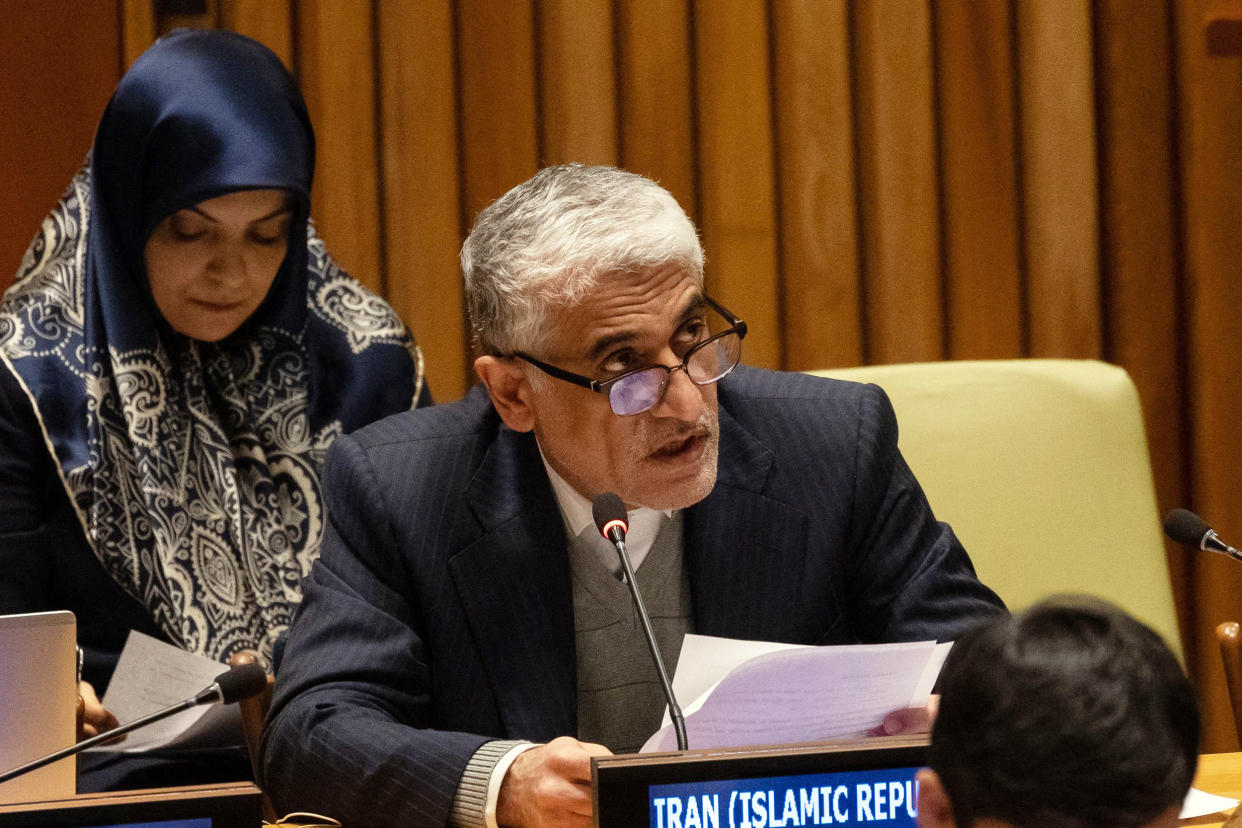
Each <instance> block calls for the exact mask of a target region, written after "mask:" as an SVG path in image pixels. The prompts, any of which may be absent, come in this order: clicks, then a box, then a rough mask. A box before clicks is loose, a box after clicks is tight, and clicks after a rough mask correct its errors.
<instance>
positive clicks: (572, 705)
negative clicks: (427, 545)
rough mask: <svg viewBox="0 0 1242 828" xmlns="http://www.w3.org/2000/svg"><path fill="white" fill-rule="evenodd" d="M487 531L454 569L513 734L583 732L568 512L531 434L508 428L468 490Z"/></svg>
mask: <svg viewBox="0 0 1242 828" xmlns="http://www.w3.org/2000/svg"><path fill="white" fill-rule="evenodd" d="M466 498H467V503H468V505H469V507H470V509H471V510H472V511H473V512H474V514H475V516H476V517H477V518H478V521H479V523H480V525H481V527H482V529H483V535H482V536H481V537H480V538H478V539H477V540H476V541H474V542H473V543H471V544H470V545H468V546H467V547H465V548H464V549H463V550H462V551H461V552H459V553H458V554H457V555H455V556H454V557H453V558H452V559H451V560H450V561H449V569H450V571H451V573H452V577H453V581H454V583H455V585H456V587H457V592H458V595H459V597H460V599H461V602H462V605H463V607H464V609H465V612H466V617H467V619H468V620H469V624H470V629H471V632H472V634H473V636H474V639H475V641H476V643H477V645H478V648H479V652H480V654H481V656H482V659H483V663H484V667H485V669H486V671H487V673H488V675H489V677H490V679H491V683H492V687H493V689H494V692H495V694H496V699H497V703H498V705H499V707H500V715H501V719H502V721H503V722H504V726H505V730H506V733H507V734H508V735H509V736H511V737H521V738H528V739H534V740H538V741H545V740H548V739H551V738H554V737H556V736H563V735H567V734H569V735H573V734H576V733H577V729H578V722H577V702H576V693H577V666H576V663H575V657H574V628H573V623H574V622H573V597H572V593H571V589H570V581H569V557H568V552H567V549H566V541H565V529H564V524H563V522H562V520H561V513H560V510H559V508H558V507H557V505H556V498H555V496H554V495H553V494H552V487H551V484H550V483H549V482H548V477H547V473H546V472H545V471H544V468H543V463H542V461H541V459H540V457H539V449H538V447H537V445H536V443H535V439H534V437H533V436H532V435H530V434H517V433H515V432H513V431H510V430H509V429H507V428H503V427H502V428H501V429H500V431H499V433H498V435H497V438H496V440H495V442H494V443H493V444H492V446H491V448H490V449H489V450H488V452H487V454H486V456H485V457H484V459H483V462H482V464H481V465H480V466H479V469H478V472H477V473H476V474H475V476H474V478H473V480H472V481H471V483H470V486H469V487H468V489H467V492H466Z"/></svg>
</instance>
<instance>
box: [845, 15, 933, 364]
mask: <svg viewBox="0 0 1242 828" xmlns="http://www.w3.org/2000/svg"><path fill="white" fill-rule="evenodd" d="M855 16H856V17H855V31H856V38H857V40H856V44H855V48H856V54H857V58H856V62H857V72H856V74H857V78H858V91H857V95H858V131H859V140H858V144H859V147H858V152H859V159H858V160H859V174H860V180H859V190H860V192H861V199H862V210H861V213H862V222H863V226H862V238H863V242H864V250H863V268H864V288H863V289H864V291H865V301H866V336H867V343H868V347H867V350H866V356H867V358H868V360H869V361H871V362H879V363H883V362H917V361H921V360H935V359H940V358H941V357H942V356H943V355H944V325H943V319H942V316H941V308H942V304H943V296H942V293H943V291H942V289H941V278H940V272H941V265H940V238H939V225H940V215H939V212H940V210H939V203H938V198H937V186H938V185H937V172H936V135H935V120H934V115H933V110H932V96H933V86H932V82H931V77H932V72H931V15H930V10H929V9H928V5H927V3H926V2H924V1H923V0H919V2H907V0H874V2H867V3H860V4H858V5H857V6H855Z"/></svg>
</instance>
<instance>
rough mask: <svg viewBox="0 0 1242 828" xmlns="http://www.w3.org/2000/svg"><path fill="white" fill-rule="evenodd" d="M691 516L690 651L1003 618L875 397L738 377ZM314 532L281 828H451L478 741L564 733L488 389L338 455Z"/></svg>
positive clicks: (528, 501)
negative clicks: (316, 543) (294, 825)
mask: <svg viewBox="0 0 1242 828" xmlns="http://www.w3.org/2000/svg"><path fill="white" fill-rule="evenodd" d="M719 407H720V460H719V472H718V477H717V483H716V487H715V489H714V490H713V491H712V493H711V494H710V495H709V496H708V497H707V498H705V499H704V500H703V501H702V502H700V503H699V504H697V505H695V506H693V507H692V508H690V509H687V510H686V512H685V526H684V546H685V566H686V571H687V574H688V577H689V579H690V585H691V595H692V611H693V628H694V630H695V631H696V632H699V633H703V634H708V635H720V636H730V637H735V638H750V639H765V640H772V641H786V642H794V643H805V644H840V643H850V642H883V641H903V640H907V641H909V640H925V639H933V638H934V639H942V640H944V639H951V638H953V637H954V636H956V635H957V634H958V633H960V632H961V631H962V630H963V629H965V628H966V627H967V626H969V625H970V624H972V623H974V622H975V621H977V620H979V619H980V618H982V617H985V616H988V615H992V614H995V613H997V612H999V611H1001V606H1002V605H1001V602H1000V600H999V599H998V598H997V597H996V595H995V594H994V593H992V592H991V591H990V590H989V589H987V588H986V587H985V586H983V585H982V584H980V583H979V581H978V580H977V579H976V577H975V574H974V570H973V568H972V567H971V564H970V561H969V559H968V558H967V556H966V553H965V552H964V551H963V549H962V547H961V545H960V544H959V543H958V541H957V539H956V538H955V537H954V535H953V533H952V530H950V529H949V527H948V526H947V525H945V524H941V523H937V522H936V520H935V519H934V518H933V516H932V513H931V510H930V508H929V507H928V504H927V501H926V499H925V498H924V496H923V493H922V490H921V489H920V488H919V486H918V483H917V482H916V481H915V479H914V477H913V475H912V474H911V473H910V470H909V468H908V467H907V466H906V464H905V462H904V460H902V458H901V456H900V454H899V453H898V451H897V424H896V420H895V418H894V415H893V411H892V408H891V406H890V405H889V403H888V400H887V398H886V397H885V396H884V393H883V392H882V391H881V390H880V389H878V388H876V387H875V386H862V385H857V384H852V383H843V382H837V381H834V380H825V379H819V378H813V377H808V376H804V375H800V374H786V373H777V372H771V371H762V370H758V369H753V368H746V367H739V368H738V369H737V370H736V371H734V373H733V374H731V375H730V376H729V377H727V378H726V379H725V380H723V381H722V382H721V383H720V393H719ZM324 489H325V495H326V498H327V503H328V510H329V515H328V526H327V530H326V535H325V539H324V543H323V551H322V555H321V557H320V559H319V561H318V562H317V563H316V564H315V566H314V568H313V571H312V572H311V575H310V576H309V578H307V580H306V583H305V597H304V599H303V603H302V605H301V608H300V610H299V612H298V615H297V617H296V619H295V620H294V623H293V627H292V629H291V631H290V635H289V641H288V646H287V648H286V651H285V655H284V660H283V661H282V663H281V665H280V670H279V672H278V678H277V682H276V694H275V699H274V701H273V707H272V714H271V717H270V718H269V724H268V727H267V731H266V733H265V738H264V781H265V784H266V786H267V788H268V790H269V792H270V793H271V794H272V795H273V797H274V799H275V802H276V803H277V806H278V808H279V809H281V810H292V809H298V810H310V811H315V812H319V813H323V814H328V815H331V816H334V817H336V818H338V819H341V820H343V821H344V822H345V823H346V824H348V825H351V826H353V825H370V824H392V825H404V826H423V825H426V826H432V825H443V824H444V823H445V819H446V816H447V812H448V808H449V805H450V803H451V801H452V797H453V794H454V791H455V789H456V785H457V781H458V779H459V777H460V775H461V772H462V769H463V768H464V766H465V764H466V762H467V760H468V759H469V758H470V756H471V754H472V753H473V752H474V750H475V749H476V748H477V747H478V746H479V745H480V744H482V743H483V742H484V741H487V740H488V739H491V738H496V737H506V738H525V739H532V740H535V741H546V740H549V739H551V738H553V737H555V736H559V735H567V734H568V735H574V734H575V733H576V731H577V719H576V710H575V700H576V687H575V681H576V678H575V669H576V668H575V663H574V630H573V606H572V599H571V595H570V581H569V564H568V556H567V551H566V540H565V535H564V528H563V524H562V522H561V518H560V514H559V511H558V509H557V505H556V500H555V497H554V495H553V494H552V489H551V486H550V484H549V482H548V478H547V475H546V473H545V471H544V468H543V464H542V462H541V461H540V457H539V452H538V449H537V447H536V445H535V441H534V438H533V437H532V436H531V435H530V434H518V433H515V432H513V431H511V430H509V429H508V428H506V427H504V426H503V425H502V424H501V421H500V419H499V417H498V416H497V415H496V414H495V412H494V411H493V410H492V407H491V404H490V401H489V400H488V398H487V395H486V393H485V392H483V391H482V389H481V388H475V389H474V390H473V391H472V392H471V393H470V394H469V395H467V396H466V398H465V399H463V400H462V401H460V402H458V403H454V404H450V405H441V406H435V407H432V408H426V409H421V410H419V411H413V412H409V413H406V414H399V415H397V416H394V417H390V418H388V419H386V420H383V421H381V422H379V423H376V424H374V425H371V426H368V427H367V428H364V429H362V430H361V431H359V432H357V433H356V434H353V435H351V436H348V437H342V438H340V439H338V440H337V441H336V443H335V444H334V446H333V447H332V450H331V452H330V454H329V457H328V462H327V465H326V467H325V470H324Z"/></svg>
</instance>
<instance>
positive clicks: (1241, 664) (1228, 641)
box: [1216, 621, 1242, 742]
mask: <svg viewBox="0 0 1242 828" xmlns="http://www.w3.org/2000/svg"><path fill="white" fill-rule="evenodd" d="M1216 643H1217V644H1219V645H1220V657H1221V660H1222V661H1223V662H1224V665H1225V687H1226V688H1228V690H1229V707H1230V708H1231V709H1232V710H1233V727H1234V730H1236V731H1237V734H1238V741H1239V742H1242V628H1240V627H1239V626H1238V622H1237V621H1224V622H1222V623H1220V624H1217V625H1216Z"/></svg>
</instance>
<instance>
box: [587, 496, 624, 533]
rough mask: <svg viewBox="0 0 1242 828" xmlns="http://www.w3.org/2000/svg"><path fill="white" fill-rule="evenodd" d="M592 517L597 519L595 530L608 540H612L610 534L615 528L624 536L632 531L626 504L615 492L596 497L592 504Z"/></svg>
mask: <svg viewBox="0 0 1242 828" xmlns="http://www.w3.org/2000/svg"><path fill="white" fill-rule="evenodd" d="M591 516H592V517H593V518H595V528H596V529H598V530H599V532H600V534H601V535H603V536H604V537H605V538H608V540H612V537H611V534H610V533H611V532H612V530H613V529H614V528H617V529H620V530H621V534H622V535H624V534H625V533H626V532H628V531H630V525H629V520H628V517H627V515H626V513H625V503H624V502H622V500H621V498H620V497H618V496H617V495H616V494H615V493H613V492H604V493H603V494H600V495H596V496H595V500H593V501H592V502H591Z"/></svg>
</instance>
